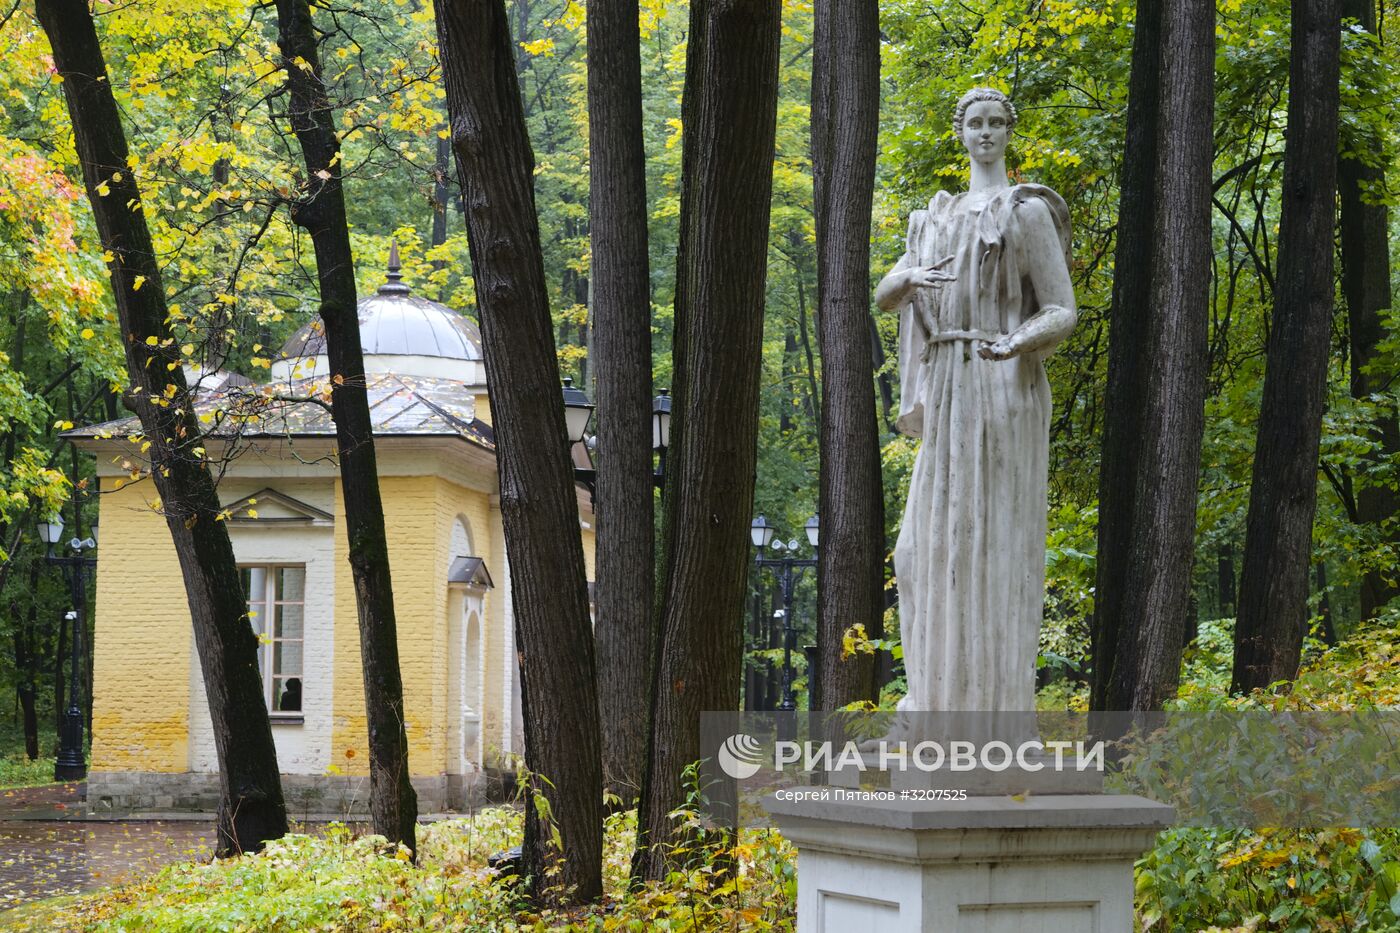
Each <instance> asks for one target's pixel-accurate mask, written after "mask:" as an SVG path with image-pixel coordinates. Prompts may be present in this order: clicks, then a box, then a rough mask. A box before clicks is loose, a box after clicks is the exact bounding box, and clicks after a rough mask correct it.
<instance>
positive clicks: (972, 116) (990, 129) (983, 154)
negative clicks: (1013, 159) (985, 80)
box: [962, 100, 1011, 163]
mask: <svg viewBox="0 0 1400 933" xmlns="http://www.w3.org/2000/svg"><path fill="white" fill-rule="evenodd" d="M1010 135H1011V132H1010V129H1009V128H1008V127H1007V119H1006V108H1005V107H1003V106H1002V105H1001V101H997V100H979V101H976V102H975V103H972V104H968V107H967V110H965V111H963V131H962V142H963V145H964V146H966V147H967V154H968V155H970V156H971V157H972V159H973V161H976V162H982V163H992V162H995V161H997V160H998V159H1000V158H1001V157H1002V156H1004V155H1006V143H1007V140H1008V138H1009V137H1010Z"/></svg>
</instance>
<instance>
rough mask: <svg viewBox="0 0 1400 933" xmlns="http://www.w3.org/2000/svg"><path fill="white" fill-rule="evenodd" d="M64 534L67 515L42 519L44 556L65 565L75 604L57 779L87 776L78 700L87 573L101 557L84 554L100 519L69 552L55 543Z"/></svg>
mask: <svg viewBox="0 0 1400 933" xmlns="http://www.w3.org/2000/svg"><path fill="white" fill-rule="evenodd" d="M62 537H63V518H62V516H57V515H56V516H54V517H53V518H51V519H49V520H48V521H46V522H40V523H39V538H40V539H41V540H42V541H43V542H44V545H45V553H44V560H46V561H48V562H49V563H50V564H57V565H58V566H59V567H62V568H63V575H64V576H65V577H67V579H68V586H69V588H70V589H71V590H72V595H73V608H72V609H71V610H70V611H69V612H68V613H67V614H65V616H64V619H65V621H68V622H72V623H73V637H72V646H73V657H72V660H71V661H70V663H69V678H70V679H69V681H68V708H67V709H66V710H64V711H63V726H62V728H61V729H60V730H59V736H58V760H57V761H56V762H55V763H54V769H53V777H54V780H55V781H81V780H82V779H83V778H85V777H87V759H86V758H85V757H84V756H83V710H82V706H81V705H80V704H79V703H78V665H79V663H80V661H79V659H80V658H81V657H82V644H83V641H82V639H83V622H84V620H85V619H86V618H87V573H88V570H89V569H90V568H93V567H96V566H97V559H96V558H94V557H84V556H83V552H84V551H91V550H93V549H94V548H96V547H97V523H96V522H94V523H93V525H92V532H91V533H90V534H89V535H88V537H86V538H77V537H75V538H73V539H72V540H70V541H69V542H68V547H69V548H71V549H72V551H73V553H72V554H71V555H68V556H64V555H61V554H55V553H54V550H53V549H54V545H56V544H58V542H59V539H60V538H62Z"/></svg>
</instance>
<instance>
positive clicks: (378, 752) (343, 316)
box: [277, 0, 418, 850]
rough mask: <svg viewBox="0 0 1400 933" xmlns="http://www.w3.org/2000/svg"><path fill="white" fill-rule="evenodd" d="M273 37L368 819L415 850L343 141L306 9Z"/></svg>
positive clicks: (281, 3)
mask: <svg viewBox="0 0 1400 933" xmlns="http://www.w3.org/2000/svg"><path fill="white" fill-rule="evenodd" d="M277 34H278V44H279V47H280V48H281V50H282V60H283V61H282V67H283V70H284V72H285V73H286V76H287V77H286V80H287V84H286V89H287V94H288V115H289V116H290V118H291V123H292V131H293V132H294V133H295V134H296V137H297V142H298V143H299V144H300V145H301V153H302V158H303V159H304V160H305V163H306V177H307V182H306V187H305V189H304V190H303V191H302V192H301V194H300V196H299V197H298V199H297V200H296V201H294V202H293V203H292V219H293V220H294V221H295V222H296V223H297V225H298V226H300V227H302V228H303V229H304V230H306V231H307V232H308V233H309V234H311V242H312V244H313V246H314V248H315V251H316V281H317V285H318V286H319V287H320V292H321V303H320V308H319V311H320V315H321V320H322V322H323V323H324V324H325V329H326V359H327V362H328V363H329V365H330V371H331V374H332V377H331V414H332V417H333V418H334V420H335V440H336V449H337V453H338V456H339V459H340V484H341V487H342V489H343V491H344V497H343V498H344V501H345V535H346V539H347V542H348V544H349V552H350V553H349V559H350V576H351V579H352V580H353V581H354V583H355V605H356V609H357V610H358V616H359V624H360V663H361V669H362V671H363V676H364V682H365V713H366V720H367V723H368V726H369V809H370V818H371V821H372V822H373V825H374V831H375V832H376V833H378V834H379V835H381V836H383V837H384V838H386V839H388V840H389V841H390V842H400V843H403V844H404V845H406V846H408V848H409V849H411V850H415V849H416V846H417V841H416V839H415V833H414V828H415V826H416V825H417V820H418V795H417V794H416V793H414V790H413V784H412V783H411V782H410V781H409V770H408V734H407V732H406V730H405V728H404V712H403V679H402V677H401V675H400V672H399V642H398V633H397V621H396V619H395V616H394V587H393V580H392V578H391V576H390V572H389V544H388V540H387V539H386V537H385V533H384V504H383V502H382V500H381V499H380V495H379V468H378V465H377V464H376V462H375V455H374V425H373V422H372V421H371V418H370V413H369V398H368V395H367V393H366V389H365V361H364V353H363V349H362V347H361V344H360V322H359V317H358V303H357V300H356V294H355V263H354V256H353V254H352V253H351V249H350V226H349V223H348V221H347V220H346V216H345V189H344V186H343V184H342V178H341V159H340V142H339V139H338V137H337V135H336V129H335V113H334V110H333V109H332V107H331V102H330V98H329V96H328V95H327V93H326V88H325V85H324V84H323V83H322V79H321V63H320V58H319V55H318V52H317V48H316V31H315V26H314V25H313V23H312V20H311V7H310V5H309V4H308V2H307V0H277ZM298 59H300V62H298V61H297V60H298Z"/></svg>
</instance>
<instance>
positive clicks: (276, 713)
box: [238, 563, 306, 721]
mask: <svg viewBox="0 0 1400 933" xmlns="http://www.w3.org/2000/svg"><path fill="white" fill-rule="evenodd" d="M238 569H239V572H240V573H239V576H240V577H241V576H242V572H243V571H253V570H261V571H263V592H262V596H261V598H258V599H255V598H254V594H253V593H251V592H249V593H248V616H249V618H248V623H249V625H250V626H252V629H253V634H254V635H255V636H256V637H257V639H258V672H259V673H260V674H261V675H262V684H263V702H264V703H266V704H267V711H268V715H269V716H271V717H272V718H273V719H290V720H296V721H300V720H301V719H302V717H303V716H304V714H305V710H306V565H305V564H292V563H249V564H239V565H238ZM280 570H300V571H301V573H302V585H301V586H302V596H301V599H277V572H278V571H280ZM248 586H249V588H250V589H251V586H252V574H251V573H250V574H249V578H248ZM254 605H257V606H259V607H260V608H259V609H257V610H256V611H257V612H259V613H260V615H259V616H258V618H256V619H255V618H253V612H254V611H255V610H254V608H253V607H254ZM271 606H301V620H302V621H301V624H302V629H301V637H300V638H276V637H275V636H274V634H273V629H272V626H271V622H272V613H271V611H270V610H269V608H268V607H271ZM279 641H280V642H284V643H300V645H301V670H300V671H298V672H297V673H296V674H292V675H288V674H284V675H283V677H284V679H285V678H286V677H288V676H294V677H296V678H298V679H299V680H300V681H301V690H302V695H301V709H300V710H280V709H277V703H276V697H275V696H274V693H275V690H276V680H275V679H274V673H275V672H274V671H273V670H272V663H273V659H274V657H275V656H276V652H275V650H274V648H275V645H276V643H277V642H279Z"/></svg>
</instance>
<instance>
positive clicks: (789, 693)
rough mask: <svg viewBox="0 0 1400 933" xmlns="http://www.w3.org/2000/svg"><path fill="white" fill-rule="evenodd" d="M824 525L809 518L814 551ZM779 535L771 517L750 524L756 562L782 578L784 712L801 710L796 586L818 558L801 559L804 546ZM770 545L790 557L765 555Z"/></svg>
mask: <svg viewBox="0 0 1400 933" xmlns="http://www.w3.org/2000/svg"><path fill="white" fill-rule="evenodd" d="M820 527H821V526H820V523H819V522H818V521H817V516H815V515H813V516H812V517H811V519H809V520H808V522H807V525H806V528H805V530H806V532H807V541H808V542H809V543H810V544H811V545H812V550H813V551H815V550H816V549H817V544H818V541H819V536H820ZM776 535H777V529H776V528H774V527H773V526H772V525H770V524H768V519H766V518H764V517H763V516H762V515H760V516H759V517H758V518H755V519H754V520H753V524H752V525H750V526H749V537H750V539H751V540H752V541H753V546H754V548H755V549H756V550H757V551H758V556H757V557H756V558H755V559H754V564H755V566H757V567H758V568H759V570H760V572H762V571H763V570H765V569H766V570H772V571H773V572H774V573H775V575H776V576H777V578H778V587H779V592H781V593H782V597H783V608H781V609H779V610H778V611H777V612H776V613H774V615H775V616H776V615H781V617H782V620H783V695H782V699H781V700H780V701H779V702H778V710H779V711H780V712H792V711H793V710H795V709H797V699H796V697H795V696H794V695H793V690H792V681H793V676H792V649H793V647H794V643H793V639H794V636H795V635H796V634H797V629H796V627H795V626H794V625H793V618H792V596H793V588H794V584H795V583H796V576H797V573H798V572H799V571H801V570H805V569H807V568H808V567H816V566H817V560H816V558H815V557H809V558H801V557H796V556H793V555H795V554H796V553H797V549H798V547H800V545H799V544H798V541H797V539H796V538H793V539H792V540H791V541H789V542H787V543H786V544H784V543H783V542H781V541H774V540H773V539H774V537H775V536H776ZM769 548H772V550H773V551H775V552H780V551H784V550H785V551H787V552H788V555H789V556H787V557H764V556H763V554H764V552H765V551H767V550H768V549H769ZM758 605H759V604H758V603H755V604H754V609H755V611H756V612H757V611H758ZM754 621H755V625H754V627H755V629H757V628H758V627H759V626H758V619H757V618H755V620H754ZM808 677H809V678H810V677H811V671H808ZM808 683H809V685H810V683H811V681H810V680H809V681H808ZM808 692H809V693H810V692H811V688H810V686H809V687H808Z"/></svg>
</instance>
